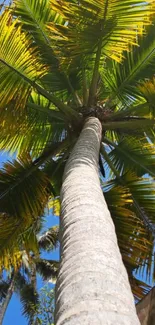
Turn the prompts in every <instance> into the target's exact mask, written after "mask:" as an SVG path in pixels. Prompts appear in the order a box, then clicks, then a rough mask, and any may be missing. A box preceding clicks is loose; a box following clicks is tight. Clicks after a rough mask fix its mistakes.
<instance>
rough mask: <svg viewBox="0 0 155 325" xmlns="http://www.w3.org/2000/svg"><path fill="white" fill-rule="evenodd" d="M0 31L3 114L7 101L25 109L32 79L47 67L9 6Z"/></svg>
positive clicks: (2, 16)
mask: <svg viewBox="0 0 155 325" xmlns="http://www.w3.org/2000/svg"><path fill="white" fill-rule="evenodd" d="M0 35H1V37H0V48H1V50H0V68H1V79H0V80H1V82H0V84H1V86H0V93H1V95H0V102H1V104H0V107H1V114H2V113H3V112H4V113H5V110H6V109H7V106H8V105H11V106H12V109H14V111H18V110H19V107H20V109H24V107H25V104H26V101H27V98H28V96H29V94H30V92H31V88H32V86H33V82H34V81H36V80H38V78H40V77H41V76H43V75H44V74H45V73H46V70H47V69H46V67H45V66H44V65H43V64H42V63H40V61H39V59H38V58H37V54H38V53H37V50H36V48H35V47H33V46H32V44H33V40H32V38H31V37H30V36H29V35H28V34H24V33H23V32H22V31H21V26H19V27H17V20H13V19H12V16H11V14H10V11H9V10H7V11H5V12H4V13H3V14H2V15H1V16H0ZM8 48H9V51H8ZM10 53H11V55H10ZM12 53H14V55H12ZM28 80H30V82H27V81H28ZM17 89H18V91H17ZM1 123H2V120H1Z"/></svg>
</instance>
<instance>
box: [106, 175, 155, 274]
mask: <svg viewBox="0 0 155 325" xmlns="http://www.w3.org/2000/svg"><path fill="white" fill-rule="evenodd" d="M136 181H137V178H135V182H136ZM148 182H149V180H143V179H142V180H141V183H142V184H141V185H140V187H141V195H142V198H143V199H144V205H145V208H144V207H143V203H142V198H141V201H139V197H138V194H137V193H135V191H134V190H133V189H132V185H130V188H129V182H127V181H126V182H123V184H122V185H120V180H119V179H115V180H113V181H109V182H107V184H105V185H104V186H103V190H104V191H105V193H104V195H105V198H106V202H107V204H108V208H109V210H110V213H111V216H112V218H113V221H114V224H115V227H116V234H117V238H118V244H119V248H120V251H121V254H122V258H123V261H124V264H125V266H126V268H127V271H128V274H129V277H130V276H131V277H132V272H133V271H134V270H137V268H141V272H143V270H144V265H145V263H147V269H145V271H146V274H147V276H148V277H149V276H150V274H151V273H152V260H153V240H152V239H153V234H152V231H151V229H150V228H149V227H147V226H146V224H145V223H144V221H143V218H142V216H141V215H140V213H139V210H137V205H136V206H135V200H136V202H138V203H139V206H140V208H141V209H142V211H143V213H144V212H145V215H146V216H147V221H150V222H151V217H152V212H150V209H149V207H150V205H151V204H150V202H147V194H148V196H149V197H150V200H152V201H151V202H152V209H154V208H155V207H154V202H153V196H152V193H151V189H150V191H149V190H148V193H147V194H146V195H145V194H144V195H143V194H142V193H143V190H144V188H145V189H147V186H148ZM131 183H132V182H131ZM133 183H134V181H133ZM133 188H134V186H133ZM145 202H147V203H145ZM153 207H154V208H153ZM152 211H153V210H152ZM149 218H150V219H149ZM122 229H123V232H122Z"/></svg>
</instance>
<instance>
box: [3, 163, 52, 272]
mask: <svg viewBox="0 0 155 325" xmlns="http://www.w3.org/2000/svg"><path fill="white" fill-rule="evenodd" d="M30 167H31V168H32V163H31V162H30V161H28V160H27V161H26V160H25V161H24V162H23V161H14V162H13V163H6V164H5V165H4V167H3V170H1V172H0V193H1V194H0V250H1V254H0V255H1V267H2V266H5V267H6V268H7V267H8V266H9V264H10V263H12V264H13V265H16V264H17V260H20V259H21V253H20V248H21V247H22V246H23V247H25V248H26V249H28V248H29V247H30V246H31V249H32V248H33V249H34V250H35V251H36V250H37V245H36V244H35V242H36V241H35V238H34V235H33V231H32V230H31V227H32V225H33V224H34V223H35V221H36V220H37V218H38V217H39V216H40V215H42V213H43V212H44V208H45V206H46V204H47V202H48V199H49V196H50V186H49V182H48V180H47V178H46V175H45V174H44V173H43V172H42V171H40V170H39V169H37V168H36V167H35V168H34V166H33V173H32V172H31V173H30V170H31V169H30ZM30 193H31V195H30ZM30 238H31V240H30ZM30 242H31V244H30ZM32 243H33V245H32Z"/></svg>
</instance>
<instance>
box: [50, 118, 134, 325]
mask: <svg viewBox="0 0 155 325" xmlns="http://www.w3.org/2000/svg"><path fill="white" fill-rule="evenodd" d="M101 132H102V128H101V123H100V122H99V120H98V119H97V118H94V117H92V118H89V119H88V120H87V121H86V123H85V126H84V128H83V130H82V132H81V135H80V137H79V139H78V141H77V143H76V145H75V147H74V149H73V152H72V154H71V155H70V158H69V160H68V162H67V165H66V168H65V172H64V182H63V185H62V192H61V200H62V202H61V207H62V213H61V231H62V234H61V266H60V272H59V276H58V281H57V285H56V317H55V324H56V325H138V324H140V323H139V320H138V318H137V315H136V311H135V306H134V300H133V296H132V293H131V289H130V285H129V281H128V276H127V272H126V270H125V267H124V265H123V262H122V258H121V254H120V251H119V248H118V244H117V238H116V234H115V228H114V225H113V222H112V219H111V216H110V213H109V210H108V208H107V204H106V202H105V199H104V196H103V193H102V190H101V187H100V180H99V175H98V159H99V149H100V142H101ZM122 231H123V229H122Z"/></svg>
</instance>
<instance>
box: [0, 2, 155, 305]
mask: <svg viewBox="0 0 155 325" xmlns="http://www.w3.org/2000/svg"><path fill="white" fill-rule="evenodd" d="M153 13H154V1H150V2H149V3H142V2H141V1H125V2H124V3H123V5H122V4H121V3H120V1H117V0H116V1H114V2H112V1H104V3H103V1H101V0H98V1H96V2H95V3H94V1H92V0H89V1H86V0H84V1H82V2H80V5H79V2H77V1H61V3H59V2H57V1H54V0H53V1H47V0H46V1H43V0H42V1H41V0H40V1H39V0H38V1H30V0H25V1H21V0H15V1H14V2H13V4H12V7H11V9H10V10H8V9H7V10H5V12H3V13H2V15H1V23H0V29H1V38H0V43H1V54H0V55H1V57H0V67H1V85H0V90H1V95H0V99H1V104H0V112H1V113H0V114H1V115H0V118H1V119H0V122H1V134H0V148H1V149H5V150H9V152H10V153H16V155H17V160H16V161H14V162H13V163H12V164H11V163H8V164H6V165H5V167H4V169H3V171H1V174H0V191H1V196H0V206H1V228H0V248H1V264H2V265H3V266H4V267H5V268H8V267H9V265H10V263H12V264H13V265H18V263H20V262H19V261H20V259H21V255H20V249H19V248H20V247H21V245H22V246H23V247H25V246H26V247H27V249H28V250H31V251H33V252H34V253H35V254H36V252H37V249H38V248H37V245H36V244H35V245H32V246H31V247H29V240H28V238H29V236H31V237H32V238H33V227H34V224H35V220H36V219H37V218H38V216H40V215H41V214H42V213H43V210H44V208H45V206H47V204H48V202H49V200H51V199H52V198H54V197H57V196H59V189H60V186H61V182H62V181H61V180H62V178H61V175H62V173H63V169H64V165H65V162H66V161H67V159H68V157H69V155H70V152H71V151H72V148H73V146H74V144H75V143H76V141H77V138H78V136H79V134H80V132H81V129H82V126H83V124H84V122H85V119H86V118H88V117H91V116H92V117H94V116H95V117H96V119H99V120H100V121H101V124H102V129H103V131H102V143H101V150H100V172H101V173H100V176H101V181H102V184H103V190H104V192H105V198H106V202H107V204H108V207H109V210H110V212H111V216H112V218H113V221H114V224H115V227H116V232H117V238H118V243H119V247H120V250H121V253H122V257H123V260H124V264H125V266H126V268H127V270H128V274H129V278H130V283H131V285H132V290H133V293H134V294H135V297H136V298H137V299H139V298H141V297H142V296H143V295H144V294H145V293H146V290H148V287H147V286H145V288H144V287H143V284H142V282H140V281H138V280H137V281H136V280H135V279H134V278H133V270H135V269H137V268H138V267H139V266H141V268H143V266H144V264H145V263H146V262H147V273H148V275H149V274H150V270H151V261H152V252H153V236H154V209H155V207H154V190H155V189H154V183H153V181H151V178H150V177H152V179H153V177H154V144H153V143H154V96H155V95H154V93H155V92H154V89H155V82H154V79H153V74H154V42H155V41H154V28H153V26H152V25H151V26H150V27H149V26H148V25H150V24H151V22H152V19H153V17H152V16H153ZM16 17H18V19H16ZM144 30H145V31H146V34H147V36H145V37H142V34H143V32H144ZM137 43H139V44H140V45H141V46H140V47H137V46H136V44H137ZM8 49H9V51H8ZM126 51H129V52H127V54H126ZM120 62H121V64H120ZM17 127H18V130H17ZM107 166H108V174H109V170H110V175H109V181H105V180H104V179H103V177H104V175H103V174H104V172H106V171H107V168H106V167H107ZM144 176H145V177H144ZM106 178H107V177H106ZM17 226H18V227H17ZM4 227H5V231H4ZM6 257H7V258H6Z"/></svg>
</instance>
